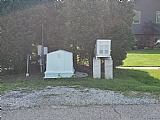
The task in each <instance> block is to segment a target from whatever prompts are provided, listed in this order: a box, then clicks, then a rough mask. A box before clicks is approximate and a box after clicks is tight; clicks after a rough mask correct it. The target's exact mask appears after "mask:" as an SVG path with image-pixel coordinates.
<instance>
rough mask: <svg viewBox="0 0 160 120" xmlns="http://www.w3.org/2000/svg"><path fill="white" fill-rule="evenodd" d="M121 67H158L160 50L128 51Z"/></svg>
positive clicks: (159, 64)
mask: <svg viewBox="0 0 160 120" xmlns="http://www.w3.org/2000/svg"><path fill="white" fill-rule="evenodd" d="M123 66H160V49H156V50H133V51H130V52H128V53H127V58H126V59H125V60H124V61H123Z"/></svg>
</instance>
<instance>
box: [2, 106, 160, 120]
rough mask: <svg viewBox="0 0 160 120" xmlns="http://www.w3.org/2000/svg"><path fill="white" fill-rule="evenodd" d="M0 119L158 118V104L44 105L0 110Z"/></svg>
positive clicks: (120, 119) (101, 119)
mask: <svg viewBox="0 0 160 120" xmlns="http://www.w3.org/2000/svg"><path fill="white" fill-rule="evenodd" d="M1 120H160V104H148V105H103V106H86V107H78V106H73V107H72V106H70V107H66V106H59V107H56V106H44V107H35V108H28V109H24V110H9V111H2V119H1Z"/></svg>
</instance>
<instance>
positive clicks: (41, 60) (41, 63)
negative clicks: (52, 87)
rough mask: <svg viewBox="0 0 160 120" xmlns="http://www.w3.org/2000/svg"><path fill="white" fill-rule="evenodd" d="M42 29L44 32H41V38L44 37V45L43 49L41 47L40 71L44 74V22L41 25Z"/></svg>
mask: <svg viewBox="0 0 160 120" xmlns="http://www.w3.org/2000/svg"><path fill="white" fill-rule="evenodd" d="M41 27H42V32H41V36H42V38H41V39H42V41H41V44H42V47H41V54H40V70H41V73H43V68H44V67H43V54H44V47H43V22H42V24H41Z"/></svg>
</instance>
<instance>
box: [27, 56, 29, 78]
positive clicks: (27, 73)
mask: <svg viewBox="0 0 160 120" xmlns="http://www.w3.org/2000/svg"><path fill="white" fill-rule="evenodd" d="M28 76H29V55H27V72H26V77H28Z"/></svg>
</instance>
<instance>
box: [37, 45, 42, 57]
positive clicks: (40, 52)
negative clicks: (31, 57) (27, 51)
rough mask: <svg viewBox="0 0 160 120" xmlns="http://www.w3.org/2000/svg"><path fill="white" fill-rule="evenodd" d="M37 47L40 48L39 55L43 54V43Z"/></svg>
mask: <svg viewBox="0 0 160 120" xmlns="http://www.w3.org/2000/svg"><path fill="white" fill-rule="evenodd" d="M37 49H38V55H42V45H38V46H37Z"/></svg>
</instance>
